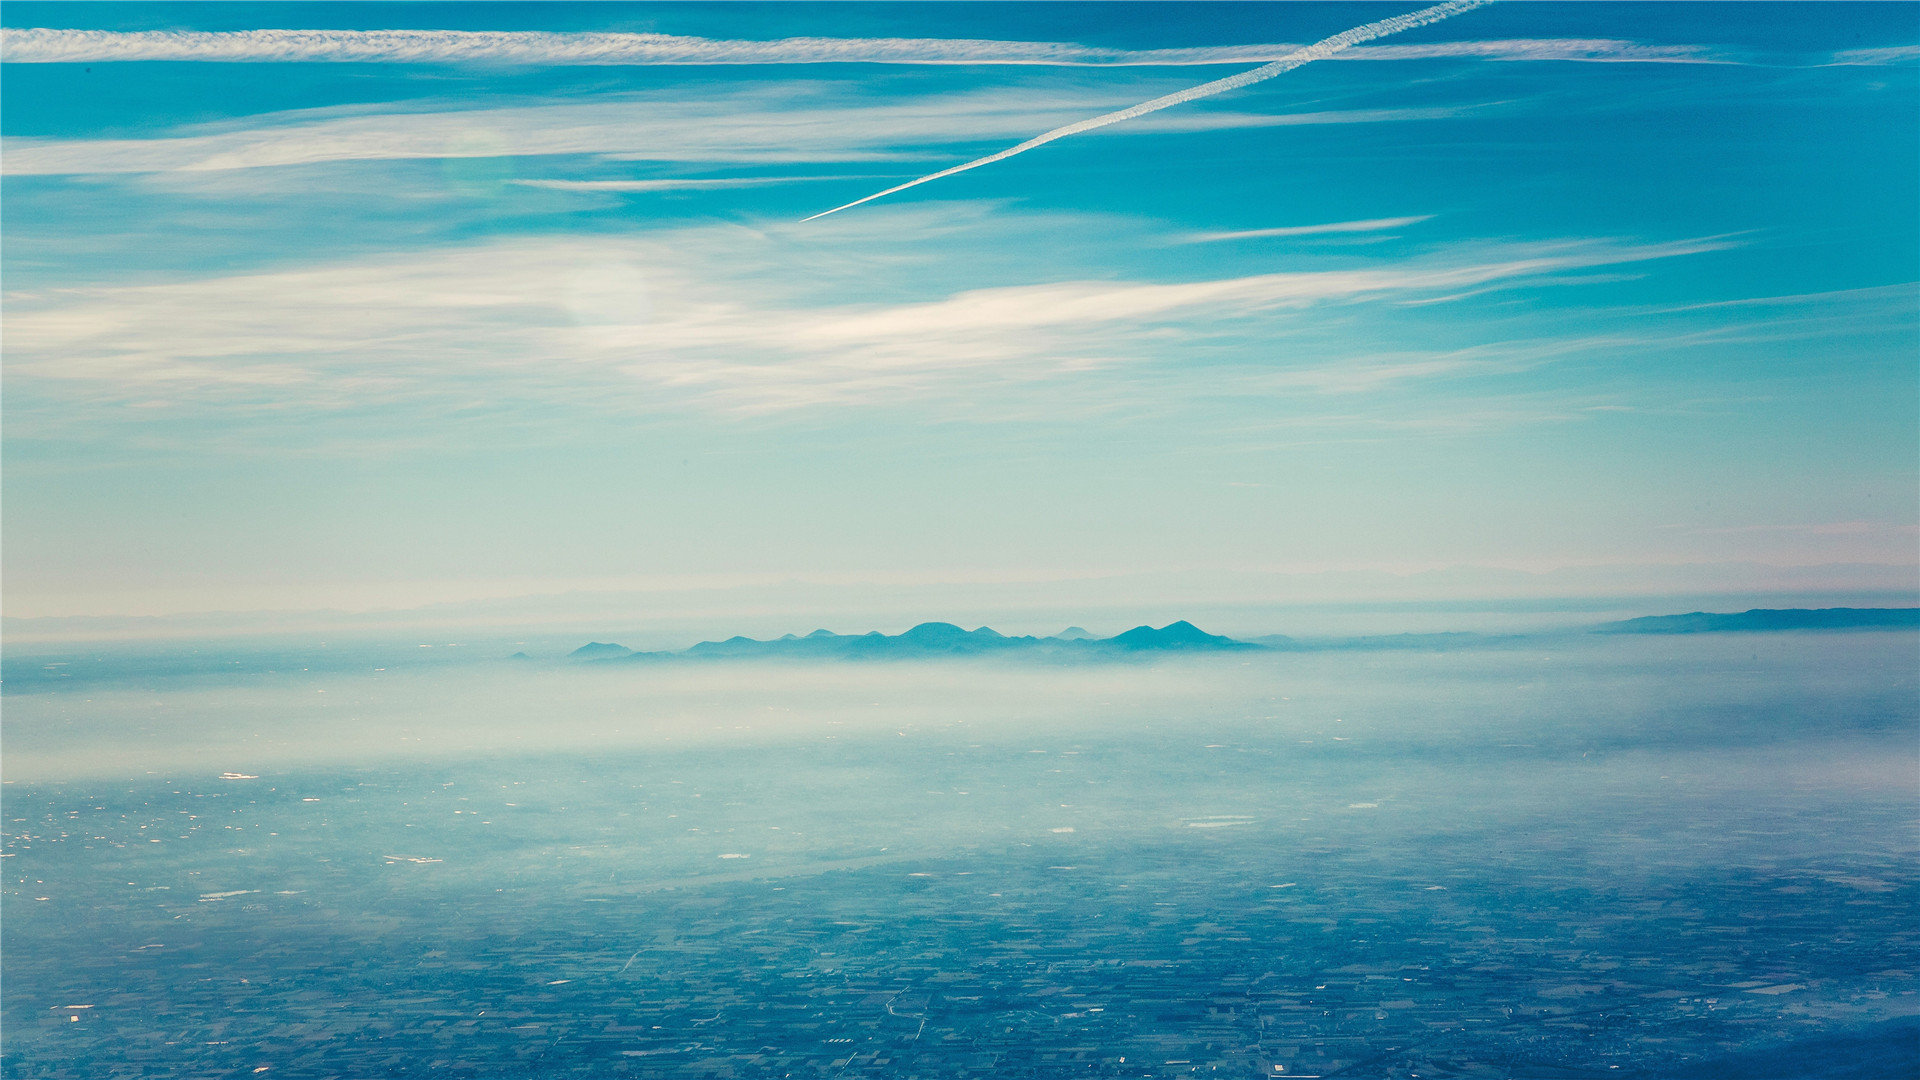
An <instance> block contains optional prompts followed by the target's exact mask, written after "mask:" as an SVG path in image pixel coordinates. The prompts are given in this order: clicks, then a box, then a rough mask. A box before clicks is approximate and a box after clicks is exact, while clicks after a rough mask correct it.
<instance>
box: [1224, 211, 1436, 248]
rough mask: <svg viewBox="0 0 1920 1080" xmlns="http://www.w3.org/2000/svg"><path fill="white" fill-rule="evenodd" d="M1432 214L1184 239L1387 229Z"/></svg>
mask: <svg viewBox="0 0 1920 1080" xmlns="http://www.w3.org/2000/svg"><path fill="white" fill-rule="evenodd" d="M1432 218H1433V215H1432V214H1418V215H1415V216H1413V217H1390V218H1371V219H1368V220H1366V221H1329V222H1326V223H1325V224H1321V225H1283V226H1281V227H1279V228H1274V229H1241V230H1238V231H1236V232H1215V233H1199V234H1197V235H1194V236H1190V237H1188V238H1187V239H1188V241H1189V242H1191V243H1195V244H1209V243H1213V242H1215V241H1219V240H1259V239H1262V238H1265V237H1269V236H1317V235H1319V234H1321V233H1366V232H1383V231H1385V230H1387V229H1399V228H1404V227H1405V226H1408V225H1418V224H1419V223H1421V222H1423V221H1428V220H1431V219H1432Z"/></svg>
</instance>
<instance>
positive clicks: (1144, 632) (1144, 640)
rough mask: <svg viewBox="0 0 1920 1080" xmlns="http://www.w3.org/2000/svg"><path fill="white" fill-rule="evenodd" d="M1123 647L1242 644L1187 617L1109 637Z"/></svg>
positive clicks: (1210, 646)
mask: <svg viewBox="0 0 1920 1080" xmlns="http://www.w3.org/2000/svg"><path fill="white" fill-rule="evenodd" d="M1107 640H1108V641H1110V642H1112V643H1113V644H1115V645H1118V646H1120V647H1121V648H1123V649H1193V648H1233V647H1235V646H1237V645H1240V643H1239V642H1236V641H1234V640H1233V639H1232V638H1226V637H1221V636H1220V635H1218V634H1209V633H1207V632H1206V631H1205V630H1202V629H1200V628H1199V627H1197V626H1195V625H1193V624H1192V623H1190V622H1188V621H1187V620H1185V619H1181V620H1180V621H1178V622H1170V623H1168V624H1167V625H1165V626H1163V627H1160V628H1159V629H1158V630H1156V629H1154V628H1153V627H1151V626H1146V625H1141V626H1136V627H1134V628H1133V629H1131V630H1129V631H1127V632H1126V633H1124V634H1115V635H1114V636H1113V637H1110V638H1108V639H1107Z"/></svg>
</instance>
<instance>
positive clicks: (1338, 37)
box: [801, 0, 1493, 221]
mask: <svg viewBox="0 0 1920 1080" xmlns="http://www.w3.org/2000/svg"><path fill="white" fill-rule="evenodd" d="M1492 2H1493V0H1448V2H1447V3H1444V4H1435V5H1434V6H1433V7H1430V8H1422V9H1421V10H1419V11H1413V12H1408V13H1407V14H1405V15H1395V16H1394V17H1393V18H1391V19H1381V20H1380V21H1379V22H1371V23H1368V24H1366V25H1365V26H1356V27H1354V28H1353V29H1351V30H1348V31H1345V32H1343V33H1339V34H1335V35H1333V36H1332V37H1330V38H1326V39H1324V40H1321V41H1316V42H1314V43H1313V44H1311V45H1308V46H1306V47H1305V48H1302V49H1300V50H1298V51H1296V52H1293V53H1289V54H1288V55H1286V56H1283V57H1281V58H1280V59H1278V60H1275V61H1274V62H1273V63H1271V64H1267V65H1266V66H1264V67H1257V68H1254V69H1252V70H1251V71H1243V72H1241V73H1240V74H1238V75H1229V76H1227V77H1226V78H1224V79H1215V80H1214V81H1212V82H1209V83H1201V84H1200V85H1199V86H1190V87H1188V88H1187V89H1185V90H1180V91H1176V92H1174V93H1171V94H1167V95H1165V96H1163V97H1157V98H1154V99H1153V100H1152V101H1143V102H1141V103H1140V104H1138V105H1134V106H1131V107H1129V108H1125V109H1121V110H1120V111H1119V112H1110V113H1106V114H1104V115H1101V116H1095V117H1091V118H1089V119H1086V120H1081V121H1078V122H1076V123H1072V124H1068V125H1067V126H1066V127H1058V128H1054V129H1053V130H1052V131H1049V132H1047V133H1045V134H1043V135H1035V136H1034V137H1033V138H1031V139H1028V140H1027V141H1026V142H1023V143H1021V144H1020V145H1018V146H1010V147H1008V148H1007V149H1005V150H1002V151H1000V152H999V153H997V154H989V155H987V156H986V157H983V158H977V159H975V160H973V161H969V162H967V163H966V164H964V165H955V166H954V167H953V168H951V169H942V170H940V171H939V172H937V173H929V174H927V175H926V176H922V177H920V178H919V179H917V180H909V181H907V182H906V183H904V184H901V185H899V186H897V187H890V188H888V189H887V190H885V191H877V192H875V193H873V194H872V195H869V196H867V197H866V198H864V199H855V200H854V201H852V202H850V203H847V204H846V205H845V206H836V207H834V208H833V209H831V210H822V211H821V212H820V213H818V214H815V215H813V217H807V218H802V219H801V220H802V221H812V220H814V219H815V218H823V217H826V216H827V215H828V214H837V213H839V212H840V211H842V210H848V209H851V208H853V207H856V206H859V205H860V204H861V203H867V202H872V201H873V200H875V199H878V198H883V197H885V196H887V195H892V194H893V193H894V192H896V191H905V190H907V189H908V188H910V187H918V186H919V185H921V184H924V183H927V182H928V181H930V180H939V179H941V178H942V177H947V176H952V175H953V174H955V173H963V172H966V171H967V170H968V169H977V168H979V167H980V166H982V165H991V164H993V163H994V162H996V161H1005V160H1007V159H1008V158H1010V157H1012V156H1014V155H1015V154H1024V153H1026V152H1027V151H1029V150H1031V149H1033V148H1034V147H1036V146H1045V145H1046V144H1047V143H1050V142H1052V141H1054V140H1055V139H1064V138H1066V137H1067V136H1069V135H1078V134H1080V133H1081V132H1083V131H1092V130H1093V129H1094V128H1103V127H1106V126H1107V125H1108V124H1118V123H1120V122H1121V121H1123V120H1132V119H1133V118H1135V117H1138V116H1145V115H1147V114H1148V113H1151V112H1159V111H1160V110H1161V109H1168V108H1172V107H1173V106H1175V105H1184V104H1186V103H1187V102H1189V101H1198V100H1199V99H1201V98H1207V97H1212V96H1214V95H1215V94H1224V93H1226V92H1227V91H1229V90H1238V89H1240V88H1241V87H1243V86H1251V85H1252V84H1254V83H1257V82H1264V81H1265V80H1267V79H1271V78H1273V77H1274V76H1275V75H1282V74H1285V73H1286V72H1289V71H1292V70H1293V69H1294V68H1297V67H1300V66H1302V65H1304V64H1311V63H1313V62H1314V61H1315V60H1323V59H1325V58H1327V57H1329V56H1332V55H1333V54H1335V53H1337V52H1340V51H1342V50H1344V49H1350V48H1352V47H1354V46H1355V45H1358V44H1360V43H1362V42H1366V41H1372V40H1373V39H1375V38H1383V37H1386V36H1387V35H1388V34H1397V33H1399V32H1401V31H1402V30H1413V29H1416V28H1418V27H1422V26H1427V25H1429V24H1431V23H1437V22H1439V21H1440V20H1442V19H1449V18H1452V17H1453V16H1455V15H1458V14H1460V13H1461V12H1463V11H1471V10H1473V9H1474V8H1477V7H1484V6H1486V5H1487V4H1490V3H1492Z"/></svg>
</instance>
